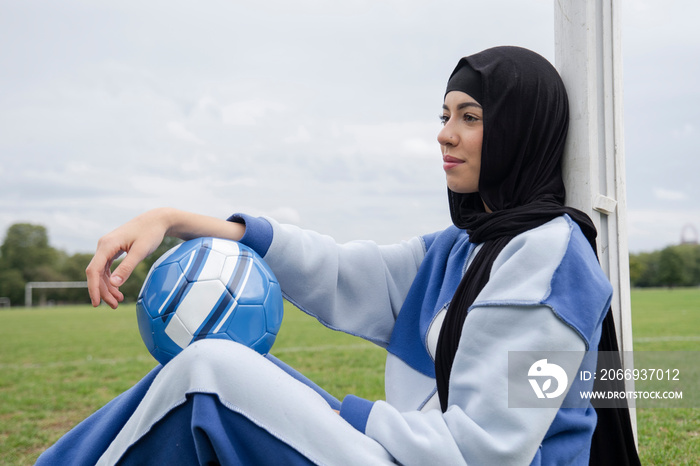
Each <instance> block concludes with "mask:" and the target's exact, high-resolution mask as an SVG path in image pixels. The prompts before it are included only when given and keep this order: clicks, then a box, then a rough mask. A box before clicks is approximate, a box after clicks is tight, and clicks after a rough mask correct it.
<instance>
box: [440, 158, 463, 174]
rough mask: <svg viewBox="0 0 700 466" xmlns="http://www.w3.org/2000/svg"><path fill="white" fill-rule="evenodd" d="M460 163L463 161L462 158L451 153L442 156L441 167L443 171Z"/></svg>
mask: <svg viewBox="0 0 700 466" xmlns="http://www.w3.org/2000/svg"><path fill="white" fill-rule="evenodd" d="M461 163H464V160H460V159H457V158H454V157H452V156H451V155H443V156H442V169H443V170H445V171H448V170H451V169H453V168H454V167H456V166H457V165H459V164H461Z"/></svg>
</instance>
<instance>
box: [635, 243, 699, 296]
mask: <svg viewBox="0 0 700 466" xmlns="http://www.w3.org/2000/svg"><path fill="white" fill-rule="evenodd" d="M630 283H631V285H632V286H635V287H644V288H646V287H669V288H673V287H678V286H700V245H697V244H679V245H675V246H667V247H665V248H664V249H661V250H659V251H653V252H641V253H638V254H630Z"/></svg>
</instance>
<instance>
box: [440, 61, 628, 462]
mask: <svg viewBox="0 0 700 466" xmlns="http://www.w3.org/2000/svg"><path fill="white" fill-rule="evenodd" d="M474 73H477V74H478V75H479V77H480V79H478V78H477V79H476V80H475V78H474ZM475 83H477V85H478V84H480V86H481V89H480V94H479V92H478V91H477V90H475V89H474V86H475ZM452 90H461V91H463V92H466V93H467V94H470V95H471V96H472V97H473V98H474V99H475V100H477V101H478V102H479V103H480V104H481V106H482V107H483V112H484V113H483V115H484V120H483V123H484V134H483V142H482V153H481V173H480V176H479V192H478V193H470V194H461V193H456V192H453V191H451V190H449V189H448V200H449V204H450V214H451V216H452V222H453V223H454V224H455V225H456V226H457V227H458V228H461V229H464V230H466V231H467V233H469V236H470V241H471V242H472V243H483V246H482V247H481V249H480V250H479V252H478V253H477V255H476V257H475V258H474V260H473V262H472V264H471V265H470V267H469V268H468V269H467V272H466V273H465V275H464V277H463V278H462V281H461V282H460V284H459V286H458V287H457V290H456V292H455V295H454V297H453V299H452V302H451V303H450V306H449V307H448V310H447V313H446V316H445V321H444V324H443V326H442V329H441V331H440V337H439V339H438V344H437V354H436V358H435V372H436V382H437V388H438V396H439V399H440V405H441V408H442V410H443V412H444V411H446V410H447V400H448V388H449V380H450V372H451V370H452V364H453V362H454V357H455V354H456V351H457V346H458V344H459V340H460V337H461V334H462V328H463V326H464V320H465V319H466V317H467V312H468V310H469V307H470V306H471V305H472V304H473V303H474V300H475V299H476V297H477V295H478V294H479V292H480V291H481V289H482V288H483V287H484V286H485V285H486V283H487V282H488V279H489V275H490V273H491V266H492V265H493V262H494V260H495V259H496V257H497V256H498V254H499V253H500V252H501V250H502V249H503V248H504V247H505V246H506V245H507V244H508V242H509V241H510V240H511V239H512V238H513V237H514V236H516V235H518V234H520V233H523V232H525V231H527V230H530V229H532V228H536V227H538V226H540V225H542V224H544V223H546V222H548V221H550V220H552V219H554V218H556V217H559V216H561V215H563V214H568V215H569V216H570V217H571V218H572V219H573V220H574V221H575V222H576V223H577V224H578V225H579V226H580V228H581V230H582V232H583V234H584V235H585V236H586V238H587V239H588V241H589V243H590V244H591V247H592V248H593V249H594V250H596V244H595V238H596V229H595V226H594V225H593V222H592V221H591V219H590V218H589V217H588V216H587V215H586V214H585V213H583V212H581V211H579V210H576V209H574V208H571V207H566V206H564V200H565V195H566V192H565V189H564V181H563V178H562V170H561V163H562V156H563V153H564V144H565V142H566V135H567V131H568V124H569V105H568V98H567V95H566V89H565V88H564V84H563V82H562V80H561V78H560V76H559V74H558V73H557V71H556V70H555V69H554V67H553V66H552V65H551V64H550V63H549V62H548V61H547V60H545V59H544V58H543V57H541V56H540V55H538V54H536V53H534V52H532V51H530V50H526V49H523V48H519V47H495V48H491V49H488V50H484V51H483V52H480V53H477V54H475V55H471V56H469V57H465V58H462V59H461V60H460V61H459V63H458V64H457V67H456V68H455V70H454V71H453V73H452V75H451V76H450V80H449V81H448V86H447V91H446V93H447V92H449V91H452ZM475 94H476V95H478V98H477V97H475ZM484 203H485V204H486V205H487V206H488V207H489V209H490V210H491V211H492V213H487V212H486V211H485V209H484ZM603 326H604V329H603V337H602V338H601V345H603V342H605V346H606V347H607V346H610V345H612V343H613V342H614V344H615V348H614V350H616V349H617V341H616V339H615V333H614V332H615V330H614V323H613V322H612V313H611V312H608V315H607V317H606V319H605V323H604V325H603ZM610 332H612V334H611V333H610ZM611 335H612V337H611ZM599 349H601V348H599ZM606 350H607V351H610V350H613V348H606ZM605 411H617V410H613V409H606V410H605ZM619 411H620V412H619V413H617V414H616V415H615V416H614V418H615V419H614V420H611V421H607V420H605V419H606V418H607V417H608V415H609V414H610V413H602V415H601V412H600V410H599V412H598V414H599V423H598V424H599V426H598V427H597V428H596V435H594V442H593V445H594V450H595V445H597V442H596V438H595V437H596V436H598V435H599V434H600V433H601V432H605V434H604V435H606V436H609V435H612V434H611V432H610V431H609V429H608V428H607V427H604V428H601V424H605V425H608V424H614V426H617V427H614V428H613V431H614V433H619V434H621V435H622V436H623V437H624V440H625V441H626V442H627V444H628V447H627V450H629V451H627V452H626V453H625V454H624V455H623V456H624V458H627V459H629V461H627V463H628V464H638V463H639V460H638V459H637V460H636V461H634V459H636V455H637V453H636V447H635V445H634V440H633V438H632V436H631V432H632V431H631V424H630V423H629V413H628V412H627V410H626V409H625V410H619ZM620 417H622V418H624V419H622V420H620ZM625 419H626V422H625ZM599 431H600V432H599ZM610 441H611V439H610V438H607V439H606V441H605V443H606V444H607V445H610V443H609V442H610ZM630 441H631V444H630ZM624 443H625V442H623V444H624ZM620 445H622V444H620ZM607 448H608V449H609V447H607ZM594 450H592V452H591V464H593V463H594V457H595V463H597V464H605V461H603V462H602V463H601V462H600V461H602V460H603V459H606V460H607V459H609V458H610V457H611V455H610V452H609V451H601V452H595V451H594ZM612 456H614V458H613V459H614V461H615V462H616V464H626V463H625V462H624V461H622V462H620V457H617V456H615V455H612ZM630 457H633V459H630Z"/></svg>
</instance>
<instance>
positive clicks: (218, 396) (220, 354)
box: [39, 215, 612, 465]
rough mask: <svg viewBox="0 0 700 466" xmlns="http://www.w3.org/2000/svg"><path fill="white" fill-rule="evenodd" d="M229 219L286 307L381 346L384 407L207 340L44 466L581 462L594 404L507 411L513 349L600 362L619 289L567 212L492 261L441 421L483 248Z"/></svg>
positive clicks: (445, 236)
mask: <svg viewBox="0 0 700 466" xmlns="http://www.w3.org/2000/svg"><path fill="white" fill-rule="evenodd" d="M231 220H232V221H238V222H244V223H245V224H246V233H245V236H244V237H243V239H242V240H241V242H242V243H244V244H247V245H248V246H250V247H252V248H253V249H255V250H256V251H257V252H258V253H259V254H260V255H261V256H263V258H264V259H265V260H266V262H267V263H268V264H269V266H270V267H271V268H272V270H273V271H274V273H275V275H276V276H277V278H278V280H279V282H280V285H281V287H282V290H283V293H284V294H285V297H286V298H287V299H289V300H290V301H291V302H292V303H294V304H295V305H297V306H298V307H299V308H300V309H302V310H303V311H305V312H307V313H309V314H311V315H313V316H315V317H316V318H318V319H319V321H321V322H322V323H323V324H324V325H326V326H328V327H330V328H333V329H337V330H342V331H344V332H347V333H351V334H353V335H357V336H360V337H362V338H364V339H367V340H369V341H372V342H374V343H376V344H377V345H379V346H382V347H384V348H386V350H387V362H386V374H385V383H386V401H369V400H364V399H360V398H358V397H355V396H352V395H350V396H347V397H346V398H345V399H344V400H343V401H342V403H339V402H337V400H334V399H332V397H330V396H329V395H328V394H326V393H325V392H323V391H322V390H321V389H320V388H318V387H316V386H314V384H313V383H312V382H310V381H308V380H306V379H304V378H303V376H301V375H300V374H298V373H296V372H295V371H293V370H292V369H290V368H288V367H285V366H284V364H283V363H281V362H279V361H277V360H275V359H274V358H272V357H263V356H260V355H258V354H257V353H255V352H254V351H252V350H249V349H248V348H245V347H243V346H241V345H238V344H235V343H230V342H225V341H219V340H202V341H199V342H197V343H195V344H193V345H191V346H190V347H188V348H187V349H185V350H184V351H183V352H182V353H181V354H180V355H179V356H177V357H175V358H174V359H173V360H172V361H171V362H169V363H168V364H167V365H166V366H165V367H164V368H162V369H161V368H157V369H155V370H154V371H153V372H152V373H151V374H149V375H148V376H147V377H146V378H144V380H142V381H141V382H140V383H139V384H137V385H136V386H135V387H134V388H132V389H131V390H129V391H127V392H125V393H124V394H122V395H121V396H120V397H118V398H116V399H115V400H113V401H112V402H110V403H109V404H108V405H106V406H105V407H104V408H102V409H101V410H100V411H98V412H97V413H96V414H94V415H93V416H91V417H90V418H88V419H87V420H85V421H84V422H83V423H82V424H80V425H79V426H78V427H76V428H75V429H74V430H73V431H71V432H70V433H69V434H67V435H66V436H65V437H64V438H63V439H61V440H60V441H59V442H58V443H57V444H56V445H55V446H54V447H52V448H51V449H49V450H48V451H47V452H46V453H45V454H44V455H43V456H42V457H41V458H40V460H39V464H44V463H42V462H45V464H52V463H53V462H58V463H55V464H68V463H70V464H81V463H80V462H79V461H78V460H79V459H80V460H83V461H85V463H86V464H90V463H93V464H94V463H95V462H97V463H98V464H114V463H116V462H117V461H119V462H120V464H139V461H142V462H143V461H144V458H153V461H154V462H155V461H163V462H167V464H192V463H195V464H196V462H200V463H204V462H206V461H209V460H211V459H212V458H217V460H218V461H220V462H221V464H331V465H336V464H363V465H366V464H391V463H399V464H407V465H408V464H415V465H426V464H441V465H442V464H450V465H453V464H454V465H459V464H462V465H463V464H467V465H496V464H497V465H508V464H513V465H527V464H546V465H549V464H581V465H587V464H588V452H589V448H590V439H591V436H592V433H593V429H594V428H595V424H596V416H595V411H594V410H593V408H592V407H590V406H587V407H584V408H571V409H569V408H560V407H559V406H554V407H549V408H510V407H509V405H508V403H509V398H508V380H507V379H508V352H509V351H571V352H578V353H572V354H580V356H579V357H578V359H576V360H575V364H576V365H580V366H582V367H584V368H586V369H587V370H588V369H595V358H593V357H589V355H593V354H595V353H587V355H586V356H585V358H584V351H585V350H588V349H589V348H590V349H593V350H594V349H596V348H597V346H598V341H599V339H600V329H601V323H602V320H603V317H604V315H605V313H606V311H607V310H608V307H609V304H610V298H611V294H612V288H611V286H610V283H609V282H608V280H607V278H606V277H605V276H604V274H603V272H602V270H601V269H600V266H599V265H598V262H597V260H596V257H595V254H594V252H593V250H592V249H591V247H590V246H589V244H588V242H587V241H586V239H585V238H584V236H583V234H582V233H581V231H580V229H579V228H578V226H577V225H576V224H575V223H574V222H572V221H571V219H570V218H569V217H568V216H562V217H559V218H556V219H554V220H552V221H550V222H548V223H546V224H544V225H542V226H540V227H538V228H535V229H532V230H530V231H527V232H525V233H523V234H521V235H518V236H516V237H515V238H514V239H513V240H511V241H510V242H509V243H508V245H507V246H506V247H505V248H504V249H503V250H502V252H501V253H500V254H499V256H498V257H497V259H496V260H495V262H494V263H493V267H492V271H491V276H490V279H489V282H488V283H487V284H486V286H485V287H484V288H483V290H482V291H481V293H480V294H479V295H478V297H477V299H476V300H475V302H474V304H473V306H472V308H471V309H470V311H469V314H468V316H467V318H466V320H465V322H464V329H463V332H462V337H461V339H460V342H459V347H458V350H457V354H456V356H455V360H454V364H453V367H452V373H451V377H450V386H449V403H448V404H449V408H448V409H447V411H446V412H444V413H443V412H442V411H441V410H440V405H439V402H438V399H437V392H436V385H435V369H434V355H435V351H436V346H437V339H438V335H439V332H440V326H441V324H442V322H443V319H444V314H445V311H446V309H447V306H448V304H449V302H450V300H451V299H452V296H453V294H454V292H455V289H456V288H457V285H458V284H459V282H460V280H461V278H462V276H463V274H464V271H465V270H466V267H467V266H468V265H469V263H470V261H471V259H472V258H473V256H474V255H475V252H476V250H477V249H478V248H479V245H474V244H472V243H470V242H469V238H468V235H467V234H466V233H465V232H464V231H463V230H459V229H457V228H456V227H450V228H448V229H446V230H444V231H442V232H438V233H434V234H429V235H426V236H423V237H419V238H414V239H411V240H409V241H405V242H402V243H400V244H396V245H391V246H379V245H376V244H375V243H373V242H370V241H355V242H350V243H346V244H343V245H338V244H336V243H335V242H334V241H333V240H332V239H331V238H330V237H327V236H323V235H319V234H316V233H314V232H309V231H304V230H301V229H299V228H297V227H294V226H289V225H279V224H278V223H276V222H275V221H273V220H271V219H262V218H253V217H249V216H246V215H236V216H233V217H232V218H231ZM574 369H576V368H574ZM577 383H578V384H579V385H580V386H577V389H578V388H584V389H585V388H588V389H589V390H590V386H588V385H586V383H584V382H581V381H577V382H575V384H577ZM589 385H591V384H589ZM572 390H573V389H572ZM330 407H333V408H336V409H338V408H339V410H340V416H338V415H337V414H335V413H334V412H333V411H332V410H331V409H330ZM144 455H145V456H144ZM149 455H150V456H149ZM153 455H159V456H153ZM61 461H63V462H65V463H60V462H61ZM147 462H150V461H147Z"/></svg>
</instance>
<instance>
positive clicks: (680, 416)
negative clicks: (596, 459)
mask: <svg viewBox="0 0 700 466" xmlns="http://www.w3.org/2000/svg"><path fill="white" fill-rule="evenodd" d="M632 307H633V310H634V311H633V327H634V338H635V344H634V347H635V350H637V351H666V350H674V351H698V350H700V337H699V336H700V289H674V290H634V291H633V292H632ZM274 353H275V355H276V356H277V357H279V358H280V359H282V360H284V361H285V362H287V363H289V364H291V365H292V366H293V367H295V368H297V369H299V370H300V371H302V372H303V373H304V374H306V375H307V376H309V377H310V378H311V379H313V380H314V381H315V382H316V383H318V384H319V385H321V386H322V387H323V388H325V389H326V390H328V391H329V392H330V393H331V394H333V395H335V396H336V397H338V398H342V397H343V396H344V395H345V394H347V393H354V394H357V395H359V396H362V397H365V398H369V399H381V398H383V396H384V388H383V384H384V351H383V350H381V349H379V348H376V347H375V346H374V345H372V344H370V343H367V342H364V341H362V340H360V339H358V338H354V337H351V336H348V335H345V334H341V333H338V332H333V331H329V330H326V329H325V328H323V327H321V326H320V324H318V322H316V321H315V320H314V319H312V318H310V317H308V316H306V315H304V314H303V313H301V312H298V311H296V310H293V309H291V306H289V305H288V307H287V309H286V313H285V318H284V323H283V326H282V330H281V332H280V335H279V337H278V339H277V341H276V343H275V346H274ZM154 365H155V361H154V360H153V359H152V357H151V356H150V355H149V354H148V352H147V351H146V349H145V347H144V346H143V343H142V342H141V339H140V336H139V334H138V330H137V327H136V318H135V312H134V308H133V306H123V307H120V308H119V309H118V310H116V311H113V310H111V309H108V308H106V307H100V308H98V309H92V308H90V307H59V308H44V309H32V310H24V309H20V310H14V309H13V310H9V311H7V310H4V311H0V464H3V465H26V464H32V463H33V462H34V461H35V459H36V457H37V456H38V455H39V453H41V452H42V451H43V450H44V449H45V448H47V447H48V446H49V445H51V444H52V443H53V442H55V441H56V440H57V439H58V438H59V437H60V436H61V435H63V434H64V433H65V432H66V431H67V430H69V429H70V428H71V427H73V426H74V425H75V424H77V423H78V422H80V421H81V420H82V419H84V418H85V417H86V416H88V415H89V414H90V413H92V412H94V411H95V410H96V409H98V408H99V407H100V406H102V405H104V404H105V403H106V402H107V401H109V400H111V399H112V398H114V397H115V396H116V395H118V394H119V393H121V392H123V391H124V390H126V389H127V388H128V387H130V386H131V385H133V384H134V383H135V382H136V381H138V380H139V379H140V378H141V377H143V376H144V375H145V374H146V373H147V372H148V371H149V370H150V369H151V368H152V367H153V366H154ZM637 419H638V430H639V444H640V452H641V455H642V464H658V465H662V464H663V465H684V464H697V458H700V420H699V419H700V409H697V408H696V409H689V408H688V409H638V410H637Z"/></svg>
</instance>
